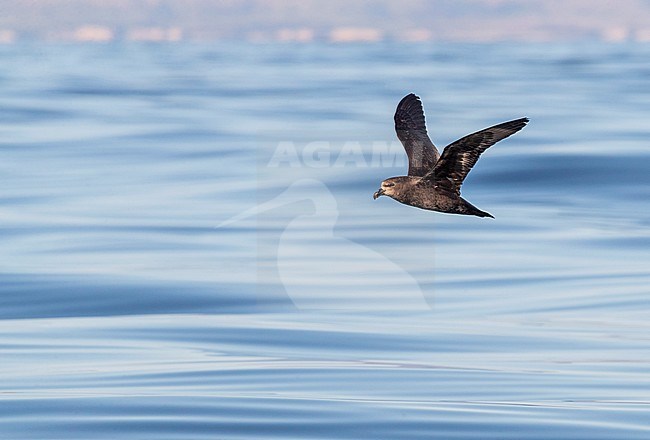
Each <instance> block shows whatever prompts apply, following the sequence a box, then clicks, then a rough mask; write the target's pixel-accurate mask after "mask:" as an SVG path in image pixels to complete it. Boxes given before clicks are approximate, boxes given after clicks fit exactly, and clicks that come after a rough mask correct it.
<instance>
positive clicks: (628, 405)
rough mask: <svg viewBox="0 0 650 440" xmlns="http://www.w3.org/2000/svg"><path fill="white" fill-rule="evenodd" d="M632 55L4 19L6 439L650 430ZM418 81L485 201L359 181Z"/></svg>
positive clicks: (387, 162)
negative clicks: (479, 133) (243, 36)
mask: <svg viewBox="0 0 650 440" xmlns="http://www.w3.org/2000/svg"><path fill="white" fill-rule="evenodd" d="M648 59H650V46H648V45H631V44H630V45H612V46H605V45H587V44H583V45H578V44H576V45H506V44H498V45H478V46H470V45H437V46H423V45H397V44H395V45H390V44H386V45H359V46H354V45H344V46H338V45H316V44H314V45H299V46H294V45H240V44H237V45H233V44H223V45H212V46H208V45H205V46H200V45H169V46H167V45H116V46H112V45H106V46H103V45H97V46H96V45H87V46H76V45H65V46H64V45H61V46H53V45H8V46H0V64H1V65H2V66H3V68H2V69H1V71H0V175H1V176H2V185H1V187H0V437H1V438H3V439H44V438H47V439H73V438H74V439H88V438H97V439H152V438H155V439H203V438H205V439H262V438H276V439H328V438H329V439H418V438H421V439H429V438H441V439H549V438H562V439H621V438H625V439H647V438H650V423H649V422H648V420H650V374H649V373H650V336H649V335H650V319H649V318H650V289H649V287H648V286H649V285H650V270H649V267H650V203H649V200H650V124H648V119H649V107H648V103H650V86H649V84H650V64H648ZM408 92H416V93H417V94H419V95H420V96H421V97H422V99H423V102H424V106H425V111H426V114H427V119H428V124H429V131H430V135H431V136H432V138H433V140H434V142H436V144H437V145H438V146H439V147H443V146H444V145H446V144H447V143H449V142H451V141H453V140H455V139H457V138H459V137H461V136H463V135H465V134H467V133H470V132H472V131H475V130H478V129H481V128H483V127H486V126H489V125H492V124H495V123H498V122H502V121H505V120H509V119H514V118H518V117H521V116H528V117H529V118H530V119H531V123H530V124H529V126H528V127H526V128H525V129H524V130H523V131H522V132H520V133H518V134H516V135H515V136H513V137H512V138H509V139H507V140H505V141H503V142H501V143H499V144H497V146H495V147H493V148H492V149H490V150H488V152H486V153H485V155H484V156H483V157H482V158H481V160H480V161H479V163H478V165H477V166H476V168H475V169H474V170H473V171H472V173H471V174H470V175H469V177H468V179H467V180H466V182H465V186H464V187H463V195H464V196H465V197H466V198H468V199H469V200H470V201H471V202H472V203H474V204H475V205H477V206H478V207H479V208H481V209H483V210H486V211H488V212H490V213H492V214H493V215H494V216H495V217H496V219H495V220H492V219H480V218H470V217H461V216H451V215H444V214H438V213H432V212H425V211H420V210H417V209H413V208H409V207H406V206H403V205H399V204H397V203H395V202H394V201H392V200H390V199H388V198H380V199H379V200H376V201H373V200H372V193H373V192H374V191H375V190H376V189H377V188H378V186H379V182H380V181H381V180H382V179H384V178H386V177H389V176H394V175H400V174H403V172H404V170H405V162H404V160H403V156H402V153H401V151H400V148H401V147H400V146H399V144H396V143H395V135H394V132H393V126H392V115H393V111H394V108H395V105H396V103H397V102H398V101H399V99H400V98H401V97H402V96H404V95H405V94H406V93H408ZM395 147H397V150H395ZM397 153H399V154H397Z"/></svg>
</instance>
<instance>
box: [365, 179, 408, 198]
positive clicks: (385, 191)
mask: <svg viewBox="0 0 650 440" xmlns="http://www.w3.org/2000/svg"><path fill="white" fill-rule="evenodd" d="M401 184H402V182H401V181H400V179H399V177H391V178H390V179H386V180H384V181H383V182H381V187H380V188H379V189H378V190H377V192H376V193H374V194H373V195H372V198H373V199H375V200H377V198H378V197H381V196H388V197H393V196H394V195H395V194H396V192H397V191H398V190H399V188H400V185H401Z"/></svg>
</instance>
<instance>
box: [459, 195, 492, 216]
mask: <svg viewBox="0 0 650 440" xmlns="http://www.w3.org/2000/svg"><path fill="white" fill-rule="evenodd" d="M463 201H464V202H465V204H464V206H463V210H464V212H463V214H466V215H475V216H477V217H490V218H494V216H493V215H492V214H490V213H489V212H485V211H481V210H480V209H478V208H477V207H476V206H474V205H472V204H471V203H469V202H468V201H467V200H465V199H463Z"/></svg>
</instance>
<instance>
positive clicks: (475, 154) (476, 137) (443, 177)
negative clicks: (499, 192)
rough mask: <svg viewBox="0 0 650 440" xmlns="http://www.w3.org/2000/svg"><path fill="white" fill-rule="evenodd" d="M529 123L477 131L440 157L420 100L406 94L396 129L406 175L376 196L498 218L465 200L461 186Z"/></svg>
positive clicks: (387, 183) (389, 181)
mask: <svg viewBox="0 0 650 440" xmlns="http://www.w3.org/2000/svg"><path fill="white" fill-rule="evenodd" d="M527 123H528V118H521V119H515V120H514V121H509V122H504V123H502V124H499V125H495V126H493V127H489V128H486V129H483V130H481V131H477V132H476V133H472V134H469V135H467V136H465V137H464V138H461V139H458V140H457V141H455V142H452V143H451V144H449V145H447V146H446V147H445V149H444V150H443V152H442V155H440V153H439V152H438V150H437V149H436V147H435V145H433V142H431V139H429V135H428V134H427V127H426V124H425V121H424V110H423V109H422V102H421V101H420V98H418V97H417V96H415V95H414V94H413V93H411V94H409V95H406V96H405V97H404V98H402V100H401V101H400V102H399V104H398V105H397V110H396V111H395V131H396V132H397V137H398V138H399V140H400V141H401V142H402V145H404V149H405V150H406V155H407V156H408V159H409V170H408V176H400V177H391V178H390V179H386V180H384V181H383V182H381V188H379V190H378V191H377V192H376V193H375V194H374V195H373V198H374V199H377V197H379V196H388V197H391V198H393V199H395V200H397V201H398V202H400V203H404V204H405V205H411V206H415V207H417V208H422V209H428V210H430V211H438V212H447V213H450V214H464V215H476V216H479V217H492V218H494V217H493V216H492V215H491V214H489V213H487V212H485V211H481V210H480V209H478V208H477V207H476V206H474V205H472V204H471V203H469V202H468V201H467V200H465V199H463V198H462V197H461V196H460V187H461V185H462V184H463V180H465V177H467V173H469V171H470V170H471V169H472V167H473V166H474V164H475V163H476V161H477V160H478V158H479V156H480V155H481V153H483V152H484V151H485V150H487V149H488V148H490V147H491V146H492V145H494V144H496V143H497V142H499V141H500V140H501V139H505V138H507V137H508V136H510V135H511V134H514V133H516V132H518V131H519V130H521V129H522V128H524V127H525V126H526V124H527Z"/></svg>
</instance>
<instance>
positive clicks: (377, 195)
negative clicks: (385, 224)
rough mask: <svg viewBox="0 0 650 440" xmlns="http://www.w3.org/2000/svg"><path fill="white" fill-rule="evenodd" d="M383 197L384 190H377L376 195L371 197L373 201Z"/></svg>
mask: <svg viewBox="0 0 650 440" xmlns="http://www.w3.org/2000/svg"><path fill="white" fill-rule="evenodd" d="M383 195H384V190H383V189H382V188H379V189H378V190H377V192H376V193H374V194H373V195H372V198H373V200H377V198H378V197H379V196H383Z"/></svg>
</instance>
